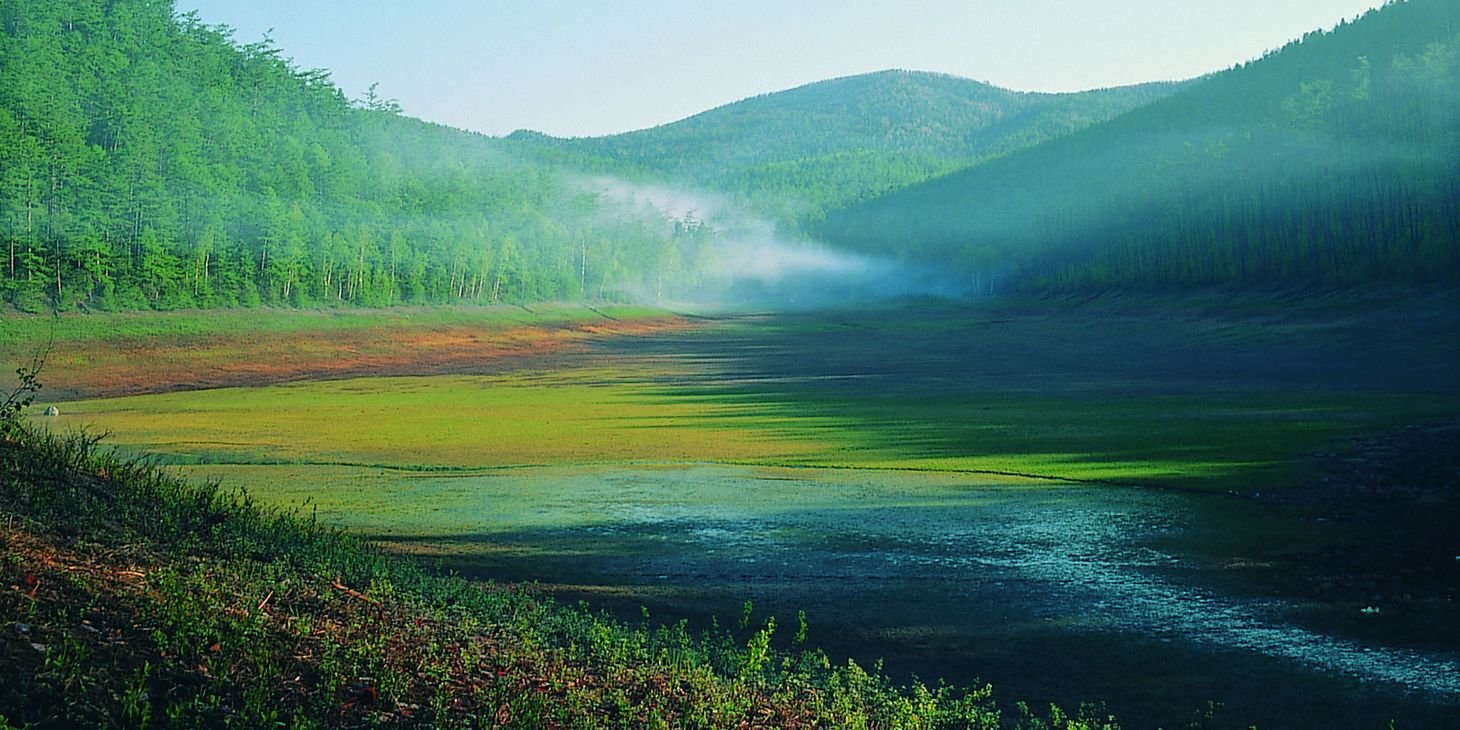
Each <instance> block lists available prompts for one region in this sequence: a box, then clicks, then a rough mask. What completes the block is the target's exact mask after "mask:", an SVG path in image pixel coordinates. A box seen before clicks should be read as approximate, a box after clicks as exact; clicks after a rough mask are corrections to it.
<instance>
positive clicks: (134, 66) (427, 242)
mask: <svg viewBox="0 0 1460 730" xmlns="http://www.w3.org/2000/svg"><path fill="white" fill-rule="evenodd" d="M672 235H673V231H672V229H671V228H670V226H669V225H668V224H667V223H666V222H665V221H663V220H662V219H659V220H654V219H653V218H652V217H650V218H647V219H646V218H644V217H643V216H640V215H637V214H634V215H626V214H623V213H622V212H620V211H618V210H616V209H613V207H612V206H607V205H603V204H600V202H599V201H597V200H596V199H594V198H592V197H590V196H587V195H585V194H584V193H583V192H582V191H580V190H578V189H577V188H575V187H574V186H572V185H571V184H569V183H567V182H565V181H564V179H563V178H562V177H561V176H559V175H557V174H555V173H552V172H550V171H549V170H547V169H545V168H544V167H543V166H542V165H540V164H538V163H536V162H533V161H530V160H523V159H520V158H519V157H517V156H516V155H514V154H513V153H512V152H511V151H510V150H508V149H506V146H505V145H504V144H503V143H502V142H501V141H500V140H493V139H489V138H486V137H483V136H480V135H475V134H469V133H466V132H462V131H459V130H454V129H449V128H445V127H441V126H437V125H432V124H428V123H425V122H421V121H418V120H415V119H410V118H408V117H405V116H402V115H401V114H400V109H399V108H398V107H397V106H396V105H395V104H394V103H393V102H392V101H390V100H388V99H382V98H379V97H377V96H376V95H375V94H374V93H373V91H372V93H370V94H367V96H366V98H364V99H360V100H357V101H351V100H348V99H346V98H345V97H344V95H343V94H342V93H341V91H340V90H339V89H338V88H337V87H335V85H334V84H333V83H332V82H331V80H330V78H329V75H328V73H326V72H324V71H319V70H305V69H299V68H297V67H295V66H294V65H293V64H292V62H290V61H289V60H287V59H286V58H285V57H284V56H283V55H282V54H281V51H280V50H279V49H277V48H274V47H273V46H272V45H271V44H270V43H269V42H267V41H264V42H259V43H252V44H248V45H242V46H240V45H238V44H236V43H235V42H234V41H233V39H232V37H231V32H230V31H229V30H228V29H227V28H221V27H211V26H208V25H206V24H204V23H203V22H202V21H201V20H200V19H199V18H197V17H196V16H194V15H189V16H185V17H179V16H177V15H176V14H175V10H174V5H173V3H172V2H170V1H168V2H153V1H151V0H117V1H116V2H106V3H102V2H98V1H97V0H5V1H4V2H0V304H4V303H8V304H11V305H14V306H16V307H19V308H21V309H24V310H29V311H38V310H41V309H45V308H48V307H52V306H54V307H57V308H60V309H62V310H66V309H72V308H95V309H139V308H142V309H146V308H152V309H173V308H181V307H195V306H196V307H215V306H240V305H242V306H252V305H257V304H266V305H295V306H297V305H310V304H328V303H344V304H355V305H366V306H382V305H390V304H396V303H403V302H406V303H408V302H461V301H470V302H492V301H500V302H525V301H536V300H544V299H577V298H593V299H597V298H612V297H614V296H615V295H616V292H619V291H622V290H624V289H628V288H639V287H641V286H642V283H643V281H644V280H646V278H652V279H656V280H657V279H663V278H673V277H675V276H678V275H679V272H680V271H681V269H682V267H680V268H676V267H675V265H674V264H673V263H672V262H669V261H668V260H667V259H664V258H663V256H662V252H663V250H664V249H665V248H666V247H668V246H669V245H670V244H671V243H672V240H671V239H672Z"/></svg>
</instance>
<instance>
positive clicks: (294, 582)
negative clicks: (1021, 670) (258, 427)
mask: <svg viewBox="0 0 1460 730" xmlns="http://www.w3.org/2000/svg"><path fill="white" fill-rule="evenodd" d="M0 515H4V516H5V519H4V520H3V521H0V541H3V544H5V545H6V546H7V551H6V555H7V556H9V559H7V561H6V562H4V563H3V564H0V580H3V581H6V582H8V583H15V584H24V583H25V581H24V580H23V579H22V577H21V576H23V575H25V573H26V571H27V570H35V571H37V572H39V573H40V574H41V575H40V577H39V578H38V579H34V580H33V581H32V583H33V584H34V585H36V586H37V590H39V591H41V592H40V594H39V595H38V596H34V597H26V596H23V595H21V593H20V592H19V591H5V592H4V593H0V610H3V611H4V612H5V613H6V614H7V615H13V613H14V612H16V611H22V610H23V611H25V612H26V613H25V614H24V619H23V620H24V622H25V628H24V629H23V631H24V632H26V633H25V634H24V635H23V636H21V637H20V638H19V641H20V642H21V644H19V645H16V644H15V643H14V642H15V641H17V639H16V637H17V636H20V635H19V634H16V633H15V631H7V632H5V633H4V634H0V642H7V643H4V644H0V649H4V650H5V651H6V656H7V660H8V659H9V658H12V657H13V658H16V659H17V661H21V662H22V664H21V665H17V666H14V667H7V682H6V683H4V684H0V713H3V717H5V718H8V719H7V720H4V721H3V722H4V723H5V725H7V726H8V725H15V724H18V725H19V726H22V727H24V726H29V725H31V724H35V723H39V724H42V725H48V726H50V725H55V726H62V725H64V726H127V727H177V728H183V727H187V728H194V727H283V726H288V727H301V728H306V727H321V726H330V727H336V726H344V727H354V726H364V725H370V726H432V727H458V726H474V725H477V724H480V723H481V721H482V720H483V719H491V721H492V722H493V723H494V724H495V725H498V726H501V725H505V726H510V727H542V726H563V727H568V726H571V727H691V728H711V727H735V726H742V725H748V724H759V725H770V726H784V727H881V728H996V727H1000V720H999V718H1000V714H999V711H998V709H997V707H996V705H995V703H994V701H993V698H992V694H991V692H990V690H989V689H988V688H987V687H985V688H982V689H977V690H973V691H961V690H954V689H951V688H947V687H939V688H937V689H936V690H934V689H929V688H927V687H925V686H922V685H920V684H913V685H910V686H907V687H897V686H894V685H892V684H891V683H890V682H889V681H888V680H887V679H886V678H885V677H883V676H881V675H880V672H878V673H874V674H869V673H867V672H866V671H864V670H862V669H861V668H860V667H858V666H857V665H855V664H848V665H847V666H846V667H833V666H831V665H830V663H829V662H827V661H826V658H825V656H823V655H820V654H818V653H815V652H804V653H799V654H783V653H781V652H780V651H778V650H777V649H776V648H774V647H773V646H772V645H771V638H772V635H773V633H774V628H775V627H774V621H773V620H768V621H767V622H766V625H765V627H764V628H762V629H760V630H759V631H756V632H754V633H753V634H752V635H751V636H750V638H749V639H748V641H747V642H746V643H745V644H744V645H743V646H742V645H739V644H737V643H736V641H735V640H734V639H733V638H732V637H731V636H730V635H729V634H728V633H727V632H720V631H717V630H712V631H708V632H705V633H703V634H699V635H694V634H691V633H690V632H689V630H688V628H687V625H686V624H685V623H683V622H681V623H677V624H674V625H672V626H658V627H654V626H650V625H638V626H635V625H629V624H625V623H622V622H619V621H616V620H614V619H612V618H610V617H608V616H606V615H601V614H593V613H591V612H590V611H588V610H587V608H586V607H565V606H558V605H555V604H554V603H552V602H551V601H550V600H544V599H542V598H539V597H535V596H533V595H530V594H528V593H524V592H518V591H511V590H505V589H500V588H495V587H492V586H490V585H481V584H476V583H469V582H467V581H464V580H461V579H459V578H453V577H442V576H438V575H433V574H430V573H428V572H426V571H425V570H423V569H422V568H421V567H419V566H418V565H416V564H414V563H409V562H405V561H401V560H397V559H390V558H386V557H384V556H383V555H381V554H380V553H378V552H375V551H374V550H373V549H372V548H369V547H367V546H366V545H364V544H363V543H362V542H360V541H359V540H357V539H355V538H352V537H349V536H347V535H345V534H342V533H339V532H335V531H331V530H323V529H320V528H319V527H318V526H317V525H315V524H314V523H313V521H312V520H306V519H303V518H300V517H297V516H294V515H291V514H282V513H279V512H274V511H269V510H262V509H259V508H257V507H255V506H254V505H253V503H252V502H251V500H249V499H248V498H247V496H246V495H242V494H236V493H230V492H227V491H224V490H222V489H220V488H219V486H218V485H216V484H194V483H189V482H185V481H180V480H177V479H174V478H171V477H169V476H167V475H165V474H164V473H162V472H161V471H159V470H158V469H156V468H154V467H152V466H150V465H148V464H147V463H145V462H137V461H128V460H124V459H119V458H118V457H117V456H115V455H114V454H111V453H108V452H106V451H103V450H101V449H99V448H98V444H97V441H96V439H94V438H91V437H87V436H84V435H72V436H67V437H57V436H53V435H49V434H47V433H44V432H39V431H35V430H30V429H28V428H27V429H24V430H22V431H21V432H20V433H19V441H17V442H15V443H11V444H0ZM76 534H81V535H84V536H85V539H84V540H81V541H74V540H72V539H71V538H70V537H67V536H68V535H76ZM121 576H134V577H133V578H131V579H124V578H122V577H121ZM350 586H359V587H364V589H365V590H363V591H358V590H354V589H351V588H349V587H350ZM78 619H81V621H80V622H78ZM86 626H91V627H92V628H93V629H95V628H97V627H98V626H100V627H104V631H102V630H100V629H98V630H97V631H92V630H89V629H86V628H84V627H86ZM41 641H43V642H45V643H44V652H38V651H36V650H34V649H32V648H31V647H30V646H29V642H41ZM12 669H13V671H11V670H12ZM1072 727H1073V726H1072Z"/></svg>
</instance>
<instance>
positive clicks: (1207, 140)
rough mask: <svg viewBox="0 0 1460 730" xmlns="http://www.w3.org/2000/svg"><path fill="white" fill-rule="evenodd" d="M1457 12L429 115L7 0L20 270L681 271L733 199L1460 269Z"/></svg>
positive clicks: (1106, 279)
mask: <svg viewBox="0 0 1460 730" xmlns="http://www.w3.org/2000/svg"><path fill="white" fill-rule="evenodd" d="M1457 15H1460V9H1457V8H1456V7H1455V6H1454V4H1453V3H1449V2H1444V1H1443V0H1411V1H1410V2H1401V3H1394V4H1391V5H1390V6H1387V7H1385V8H1384V9H1382V10H1378V11H1373V12H1371V13H1370V14H1368V15H1367V16H1365V17H1363V18H1361V19H1359V20H1357V21H1356V22H1352V23H1344V24H1342V25H1341V26H1339V27H1338V28H1336V29H1334V30H1332V31H1330V32H1315V33H1312V34H1310V35H1308V36H1306V37H1304V38H1303V39H1301V40H1300V41H1295V42H1294V43H1292V44H1291V45H1289V46H1287V47H1285V48H1283V49H1281V50H1278V51H1274V52H1272V53H1270V54H1268V55H1267V56H1266V57H1264V58H1262V59H1260V60H1256V61H1253V62H1251V63H1248V64H1244V65H1242V66H1240V67H1237V68H1233V69H1230V70H1228V71H1225V72H1221V73H1217V74H1213V75H1211V76H1208V77H1205V78H1202V79H1198V80H1195V81H1191V82H1186V83H1182V84H1155V85H1147V86H1142V87H1132V88H1129V89H1114V90H1105V91H1096V92H1087V93H1084V94H1066V95H1047V94H1044V95H1041V94H1019V93H1014V92H1008V91H1005V90H1002V89H998V88H996V87H992V86H988V85H986V84H981V83H978V82H973V81H967V80H964V79H957V78H953V77H943V76H937V75H932V74H915V73H908V72H888V73H882V74H872V75H868V76H864V77H853V78H849V79H838V80H834V81H830V82H823V83H819V84H812V85H809V86H806V87H802V88H799V89H793V90H791V91H788V92H782V93H780V94H771V95H766V96H762V97H756V98H753V99H748V100H745V101H743V102H739V103H736V104H731V105H727V106H726V107H722V108H720V109H716V110H712V111H710V112H706V113H704V114H702V115H698V116H696V117H693V118H691V119H688V120H684V121H682V122H677V123H674V124H669V125H664V126H662V127H657V128H654V129H648V130H643V131H640V132H633V133H629V134H624V135H616V136H613V137H605V138H598V139H575V140H557V139H553V138H549V137H545V136H543V135H538V134H533V133H526V132H523V133H519V134H514V135H512V136H510V137H508V138H505V139H503V138H491V137H486V136H483V135H479V134H474V133H469V132H463V131H460V130H455V129H451V128H447V127H443V126H439V125H434V124H430V123H426V122H422V121H419V120H416V119H413V118H410V117H408V116H405V115H404V114H402V113H401V109H400V108H399V106H398V105H397V104H396V103H395V102H394V101H392V100H390V99H388V98H383V97H382V96H380V95H377V94H376V93H375V91H374V89H373V88H372V90H371V91H370V92H368V93H366V94H365V95H364V97H363V98H360V99H354V100H352V99H348V98H346V96H345V95H344V93H343V92H341V90H340V89H339V88H337V87H336V86H335V84H334V83H333V82H332V81H331V79H330V76H329V74H328V72H326V71H321V70H312V69H301V68H298V67H296V66H295V65H294V64H293V63H292V62H291V61H290V60H289V59H288V58H287V56H286V55H285V51H283V50H281V49H279V48H276V47H274V46H273V45H272V44H271V43H270V42H269V41H268V40H264V41H260V42H255V43H247V44H241V43H239V42H238V41H236V40H235V39H234V38H233V35H232V32H231V30H230V29H228V28H226V27H215V26H210V25H207V24H206V23H205V22H203V21H202V20H201V19H199V18H198V17H196V16H195V15H179V14H178V13H177V12H176V10H175V8H174V6H173V5H172V4H171V3H167V2H152V1H148V0H116V1H115V2H106V3H102V2H97V1H96V0H57V1H50V0H48V1H47V2H39V1H38V0H3V1H0V257H3V261H0V299H3V301H5V302H6V303H8V304H10V305H12V306H15V307H17V308H19V309H22V310H25V311H40V310H42V309H48V308H52V307H54V308H56V309H59V310H63V311H64V310H71V309H98V310H125V309H149V308H150V309H176V308H189V307H233V306H257V305H271V306H311V305H332V304H351V305H364V306H388V305H393V304H400V303H427V302H436V303H446V302H528V301H542V300H580V299H586V300H623V299H641V300H650V301H653V300H657V299H660V298H661V297H664V296H666V294H667V293H672V292H674V291H687V290H690V289H692V288H693V287H694V286H695V284H696V283H697V282H698V281H699V280H700V279H702V278H704V277H713V276H715V274H716V269H717V267H719V266H720V265H721V261H720V259H719V257H718V256H717V254H718V253H719V251H718V250H717V246H718V244H719V240H718V237H717V236H718V230H717V228H716V227H715V226H714V225H713V224H714V223H715V222H714V221H711V222H710V224H706V223H705V222H702V221H700V220H697V219H696V218H694V217H693V216H684V217H683V218H682V219H681V220H673V219H672V218H673V215H672V214H670V213H666V212H664V211H661V210H656V209H655V208H654V207H653V206H651V205H648V204H647V203H644V202H642V201H638V200H636V199H634V198H633V197H632V196H630V197H629V198H628V199H627V200H626V199H624V198H623V197H622V196H611V195H606V194H604V193H603V192H602V191H601V190H598V189H595V187H594V186H593V185H592V184H590V183H591V182H592V181H593V180H595V179H598V178H600V177H602V176H608V177H611V178H613V179H615V180H625V181H632V183H634V184H655V185H674V186H685V187H689V188H692V189H695V190H697V191H705V192H710V193H714V194H716V195H720V196H724V197H725V198H726V199H729V200H733V201H736V204H737V205H739V206H741V207H742V208H743V209H744V210H746V211H753V212H754V214H755V215H756V216H759V217H763V218H765V219H766V220H768V221H770V222H772V223H773V224H774V225H776V226H777V227H778V228H779V229H780V232H781V234H782V235H784V236H788V237H792V238H803V239H804V238H814V239H816V240H819V241H821V242H824V243H826V244H828V245H831V246H833V247H835V248H842V249H848V250H852V251H857V252H860V253H865V254H873V255H876V256H879V257H884V258H886V259H893V260H910V261H914V262H917V263H920V264H932V265H934V266H935V267H936V268H938V269H940V270H942V271H945V272H951V273H953V274H954V278H956V279H958V280H960V281H962V282H963V285H964V286H966V287H968V288H970V289H974V290H980V291H981V290H987V289H990V288H999V287H1012V288H1024V289H1040V290H1050V289H1065V288H1071V287H1074V288H1080V289H1106V288H1132V287H1133V288H1140V289H1165V288H1171V287H1188V286H1213V285H1215V286H1247V285H1262V286H1274V285H1275V286H1300V287H1312V286H1347V285H1354V284H1359V283H1363V282H1367V281H1375V280H1382V281H1388V282H1393V283H1416V284H1418V283H1447V282H1450V283H1452V282H1454V281H1455V280H1456V279H1457V276H1460V252H1457V246H1456V239H1457V236H1460V233H1457V223H1456V221H1457V220H1460V208H1457V205H1460V204H1457V203H1456V201H1457V200H1460V98H1457V95H1456V94H1455V92H1454V89H1456V88H1460V83H1457V82H1460V26H1457V23H1456V20H1457V18H1456V16H1457Z"/></svg>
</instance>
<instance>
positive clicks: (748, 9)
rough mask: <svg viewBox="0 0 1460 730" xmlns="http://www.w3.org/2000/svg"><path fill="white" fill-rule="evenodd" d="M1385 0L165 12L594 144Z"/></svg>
mask: <svg viewBox="0 0 1460 730" xmlns="http://www.w3.org/2000/svg"><path fill="white" fill-rule="evenodd" d="M1380 4H1382V0H1200V1H1197V0H719V1H718V2H716V1H714V0H595V1H592V2H590V1H588V0H478V1H472V0H178V2H177V5H178V10H179V11H180V12H186V11H188V10H197V11H198V13H199V15H200V17H201V18H202V19H203V20H204V21H205V22H207V23H210V24H219V23H222V24H227V25H230V26H233V27H234V28H236V29H237V34H236V37H237V39H238V40H239V41H241V42H252V41H256V40H258V39H259V38H261V37H262V36H263V34H264V33H265V32H266V31H268V29H270V28H272V29H273V33H272V37H273V39H274V41H275V43H276V45H278V46H279V47H280V48H281V49H283V51H284V54H285V55H286V56H288V57H291V58H293V59H294V60H295V62H296V63H297V64H298V65H299V66H301V67H304V68H324V69H328V70H330V71H331V72H332V73H333V76H334V79H335V82H336V83H338V84H339V85H340V86H341V87H342V88H343V89H344V90H345V92H346V93H347V94H349V95H350V96H351V97H358V96H359V95H360V94H361V93H362V92H363V91H364V89H365V88H366V87H367V86H369V85H370V84H371V83H373V82H379V84H380V92H381V94H382V95H383V96H386V97H391V98H395V99H397V100H398V101H399V102H400V103H401V105H402V106H403V107H404V108H405V111H406V113H407V114H410V115H412V116H416V117H421V118H423V119H429V120H431V121H435V122H441V123H443V124H449V125H452V126H456V127H462V128H465V129H474V130H477V131H481V132H486V133H488V134H494V135H500V134H506V133H508V132H511V131H512V130H514V129H519V128H528V129H536V130H539V131H544V132H548V133H550V134H555V135H565V136H575V135H597V134H607V133H613V132H621V131H627V130H630V129H638V128H643V127H650V126H654V125H657V124H663V123H666V122H671V121H674V120H676V119H681V118H683V117H686V116H689V115H691V114H695V113H697V112H700V111H704V110H706V109H709V108H712V107H715V106H719V105H721V104H726V103H729V102H732V101H736V100H739V99H742V98H745V97H748V96H753V95H756V94H762V93H766V92H771V91H779V90H782V89H787V88H791V87H794V86H799V85H801V84H805V83H810V82H812V81H819V80H822V79H827V78H834V77H837V76H847V75H851V74H858V73H865V72H869V71H878V70H882V69H888V68H904V69H914V70H920V71H938V72H942V73H950V74H956V75H958V76H965V77H968V78H973V79H978V80H980V81H988V82H990V83H994V84H997V85H999V86H1003V87H1006V88H1011V89H1019V90H1031V91H1074V90H1080V89H1089V88H1095V87H1101V86H1118V85H1124V84H1131V83H1138V82H1142V81H1154V80H1164V79H1181V78H1190V77H1192V76H1197V75H1200V74H1203V73H1207V72H1210V71H1217V70H1221V69H1224V68H1227V67H1229V66H1231V65H1233V64H1235V63H1240V62H1242V61H1246V60H1250V59H1252V58H1255V57H1257V56H1260V55H1261V54H1262V53H1263V52H1264V51H1266V50H1269V49H1272V48H1275V47H1278V46H1281V45H1282V44H1283V43H1285V42H1287V41H1288V40H1291V39H1293V38H1296V37H1298V36H1300V35H1302V34H1303V33H1305V32H1307V31H1310V30H1314V29H1317V28H1328V27H1331V26H1333V25H1334V24H1336V23H1337V22H1338V21H1339V20H1341V19H1345V18H1353V17H1354V16H1356V15H1359V14H1361V13H1363V12H1364V11H1366V10H1368V9H1369V8H1372V7H1375V6H1377V5H1380Z"/></svg>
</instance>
